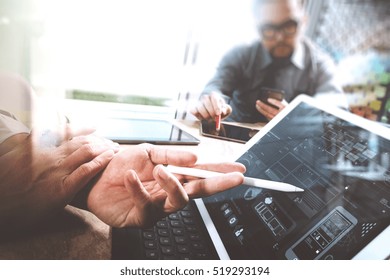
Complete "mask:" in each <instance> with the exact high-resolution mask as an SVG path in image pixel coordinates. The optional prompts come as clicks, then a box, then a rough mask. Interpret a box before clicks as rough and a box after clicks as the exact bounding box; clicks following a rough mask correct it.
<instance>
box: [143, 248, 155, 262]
mask: <svg viewBox="0 0 390 280" xmlns="http://www.w3.org/2000/svg"><path fill="white" fill-rule="evenodd" d="M145 255H146V258H147V259H152V260H157V259H158V252H157V251H156V250H146V252H145Z"/></svg>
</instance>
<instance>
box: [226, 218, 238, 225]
mask: <svg viewBox="0 0 390 280" xmlns="http://www.w3.org/2000/svg"><path fill="white" fill-rule="evenodd" d="M228 222H229V226H231V227H234V226H235V225H237V223H238V219H237V217H236V216H235V215H232V216H231V217H230V218H229V220H228Z"/></svg>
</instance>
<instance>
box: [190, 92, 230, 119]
mask: <svg viewBox="0 0 390 280" xmlns="http://www.w3.org/2000/svg"><path fill="white" fill-rule="evenodd" d="M190 112H191V114H193V115H194V116H195V117H196V118H198V119H199V120H214V118H215V117H216V116H219V115H221V117H222V119H224V118H226V117H227V116H229V115H230V114H231V113H232V107H230V106H229V105H228V104H226V102H225V100H224V99H223V98H222V96H221V94H220V93H217V92H212V93H211V94H210V95H203V96H202V97H201V100H200V101H199V102H198V103H197V104H196V106H195V107H194V108H192V109H191V110H190Z"/></svg>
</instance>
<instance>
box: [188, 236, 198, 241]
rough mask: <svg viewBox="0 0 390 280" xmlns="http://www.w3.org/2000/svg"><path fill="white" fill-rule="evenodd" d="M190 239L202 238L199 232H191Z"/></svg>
mask: <svg viewBox="0 0 390 280" xmlns="http://www.w3.org/2000/svg"><path fill="white" fill-rule="evenodd" d="M190 239H191V240H192V241H199V240H200V235H199V234H190Z"/></svg>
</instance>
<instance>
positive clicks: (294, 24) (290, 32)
mask: <svg viewBox="0 0 390 280" xmlns="http://www.w3.org/2000/svg"><path fill="white" fill-rule="evenodd" d="M298 26H299V22H298V21H296V20H294V19H289V20H287V21H285V22H283V23H282V24H279V25H274V24H268V23H266V24H261V25H259V26H258V29H259V32H260V34H261V35H262V36H263V38H265V39H275V38H276V35H277V34H278V33H282V34H283V35H284V36H286V37H292V36H294V35H295V34H296V33H297V30H298Z"/></svg>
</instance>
